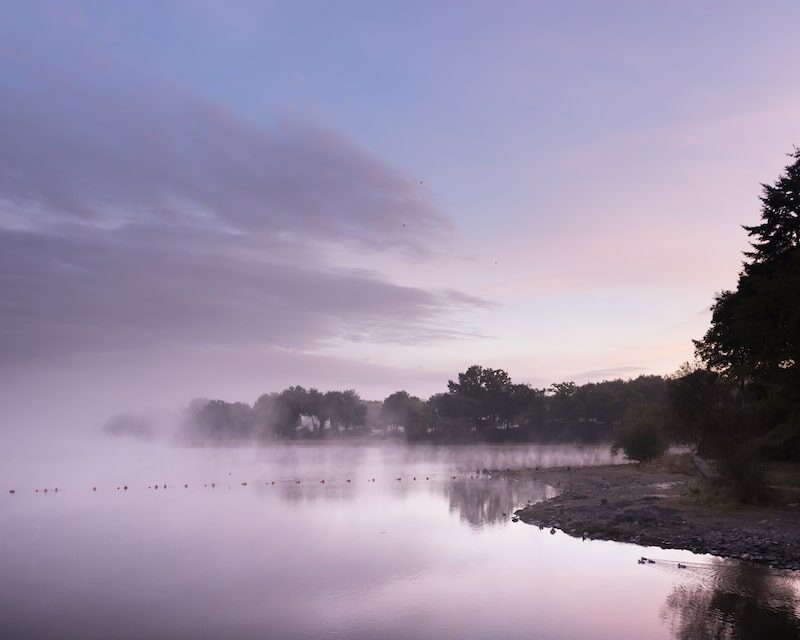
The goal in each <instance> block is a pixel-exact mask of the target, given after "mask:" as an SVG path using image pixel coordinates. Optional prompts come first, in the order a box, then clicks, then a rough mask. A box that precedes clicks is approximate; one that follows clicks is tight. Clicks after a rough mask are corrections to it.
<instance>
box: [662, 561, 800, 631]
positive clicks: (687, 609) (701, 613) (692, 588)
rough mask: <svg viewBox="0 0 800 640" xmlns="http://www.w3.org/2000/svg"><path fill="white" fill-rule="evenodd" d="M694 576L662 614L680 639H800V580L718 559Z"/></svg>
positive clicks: (675, 592)
mask: <svg viewBox="0 0 800 640" xmlns="http://www.w3.org/2000/svg"><path fill="white" fill-rule="evenodd" d="M693 573H694V574H695V575H694V580H692V581H690V582H688V583H684V584H680V585H678V586H676V587H675V588H674V589H673V591H672V592H671V593H670V594H669V596H668V597H667V600H666V603H665V605H664V609H663V610H662V614H661V615H662V618H663V619H664V620H666V621H667V622H668V623H669V625H670V628H671V630H672V632H673V633H674V636H675V638H676V639H677V640H762V639H765V638H770V639H773V638H774V639H775V640H782V639H787V640H790V639H793V638H800V600H799V599H798V590H799V589H800V580H799V579H798V578H797V577H796V576H794V575H793V574H792V572H778V571H771V570H768V569H765V568H762V567H755V566H748V565H744V564H740V563H736V562H732V561H725V560H715V561H713V563H712V564H710V565H706V566H703V567H699V568H698V567H695V568H693Z"/></svg>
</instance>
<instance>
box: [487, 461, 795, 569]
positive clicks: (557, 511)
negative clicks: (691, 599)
mask: <svg viewBox="0 0 800 640" xmlns="http://www.w3.org/2000/svg"><path fill="white" fill-rule="evenodd" d="M503 475H506V476H517V477H526V478H532V479H535V480H538V481H540V482H544V483H546V484H548V485H551V486H553V487H555V488H557V489H558V490H559V491H560V493H559V495H558V496H556V497H555V498H552V499H550V500H545V501H544V502H539V503H536V504H532V505H529V506H527V507H525V508H524V509H520V510H519V511H517V512H516V515H517V516H518V517H519V519H520V520H522V521H523V522H526V523H528V524H534V525H539V526H541V527H553V528H555V529H561V530H563V531H565V532H566V533H569V534H570V535H574V536H578V537H580V536H586V537H590V538H597V539H602V540H616V541H619V542H633V543H637V544H642V545H653V546H659V547H663V548H671V549H688V550H690V551H694V552H697V553H710V554H713V555H717V556H725V557H733V558H740V559H742V560H748V561H751V562H755V563H759V564H764V565H768V566H773V567H776V568H784V569H796V570H797V569H800V507H798V504H797V503H793V504H790V505H787V506H785V507H769V508H767V507H761V508H757V507H747V508H745V507H736V506H733V505H726V507H725V508H723V507H721V506H719V505H716V506H711V507H709V506H703V505H701V504H698V501H697V499H696V496H694V495H693V493H692V490H693V487H694V486H696V485H699V484H700V483H701V479H700V478H699V477H698V476H697V475H696V474H694V473H688V472H685V471H684V472H680V473H670V472H667V471H659V470H653V469H647V470H645V469H641V468H640V467H639V466H638V465H633V464H630V465H628V464H626V465H614V466H603V467H582V468H569V467H560V468H555V469H542V470H536V471H521V472H511V473H505V474H503ZM695 493H696V491H695Z"/></svg>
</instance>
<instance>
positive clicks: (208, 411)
mask: <svg viewBox="0 0 800 640" xmlns="http://www.w3.org/2000/svg"><path fill="white" fill-rule="evenodd" d="M195 426H196V432H197V433H198V434H199V435H200V436H201V437H204V438H210V439H212V440H236V439H245V438H251V437H252V436H253V410H252V408H251V407H250V405H248V404H246V403H244V402H233V403H230V402H224V401H223V400H211V401H210V402H208V403H206V404H205V405H204V406H203V407H202V408H201V409H200V411H199V412H198V413H197V414H196V416H195Z"/></svg>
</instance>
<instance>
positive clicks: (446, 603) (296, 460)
mask: <svg viewBox="0 0 800 640" xmlns="http://www.w3.org/2000/svg"><path fill="white" fill-rule="evenodd" d="M105 446H107V447H108V448H107V450H106V451H104V453H103V455H97V454H96V453H95V454H94V455H87V454H84V453H82V451H85V450H91V451H96V450H97V448H96V447H94V446H92V447H85V448H82V447H80V446H75V447H73V448H72V450H71V451H70V452H69V453H65V452H64V450H63V449H60V450H59V451H58V452H56V451H55V450H53V451H52V452H51V453H49V454H48V453H47V452H42V451H38V452H37V453H36V454H30V455H26V454H24V452H13V453H14V455H13V456H12V455H7V456H5V458H4V459H3V465H2V468H0V481H2V482H3V483H4V484H3V486H4V487H5V488H4V489H3V495H2V496H0V638H3V639H16V638H37V639H45V638H60V639H64V638H80V639H82V640H89V639H94V638H98V639H100V638H102V639H104V640H108V639H113V638H170V639H184V638H186V639H188V638H192V639H205V638H208V639H212V638H213V639H215V640H216V639H220V638H241V639H250V638H341V639H355V638H364V639H378V638H380V639H383V638H458V639H468V638H476V639H478V638H480V639H484V638H538V639H551V638H552V639H556V638H558V639H561V640H568V639H572V638H575V639H581V640H583V639H589V638H608V639H615V640H621V639H624V638H630V639H636V640H641V639H643V638H646V639H651V638H654V639H657V638H685V639H694V638H759V639H760V638H784V637H785V638H800V622H798V614H799V613H800V606H799V605H798V598H800V577H798V576H796V575H792V574H790V573H781V572H774V571H772V572H771V571H766V570H761V569H753V568H748V567H745V566H743V565H739V564H737V563H735V562H725V561H721V560H718V559H715V558H712V557H709V556H696V555H693V554H691V553H688V552H680V551H662V550H660V549H652V548H651V549H643V548H642V547H637V546H634V545H623V544H617V543H611V542H601V541H581V540H575V539H572V538H569V537H568V536H566V535H564V534H561V533H556V534H555V535H551V534H550V533H549V531H547V530H544V531H541V530H539V529H538V528H536V527H532V526H528V525H525V524H523V523H512V522H511V521H510V515H511V513H512V512H513V510H514V509H516V508H519V507H520V506H523V505H525V504H526V503H527V502H528V501H536V500H541V499H543V498H545V497H547V496H550V495H553V493H554V492H555V491H556V490H557V488H553V487H547V486H544V485H541V484H537V483H534V482H527V481H526V482H522V481H509V480H502V479H497V478H491V477H487V476H485V475H483V474H480V475H479V474H477V472H478V471H479V470H481V469H484V468H490V469H491V468H520V467H534V466H548V465H560V464H570V465H579V464H597V463H601V462H607V461H608V460H609V457H608V454H607V452H606V450H605V449H602V448H601V449H593V448H572V447H535V446H513V447H479V448H467V447H452V448H449V447H438V448H437V447H414V448H405V447H401V446H387V447H378V446H355V447H340V446H321V445H289V446H278V447H273V448H264V449H232V448H230V449H190V450H186V449H178V448H170V447H166V446H162V445H141V444H130V443H122V442H114V443H107V444H106V445H105ZM414 476H416V480H413V478H414ZM453 476H455V479H453ZM398 477H399V478H401V479H400V480H399V481H398V480H397V478H398ZM426 477H427V478H428V479H426ZM372 478H375V482H372ZM323 479H324V480H325V483H324V484H322V483H320V480H323ZM348 479H349V480H350V482H347V480H348ZM273 481H274V482H275V484H274V485H273V484H272V482H273ZM298 481H300V483H299V484H298ZM212 482H213V483H214V484H215V487H214V488H211V483H212ZM244 482H246V483H247V485H246V486H242V483H244ZM155 483H158V484H159V485H162V486H161V487H160V488H159V489H158V490H155V489H148V488H147V487H148V485H150V486H153V485H154V484H155ZM163 484H166V485H167V489H166V490H164V489H163ZM184 484H188V485H189V488H184ZM118 485H119V486H120V487H121V486H124V485H127V486H128V487H129V488H128V490H127V491H124V490H122V489H120V490H119V491H117V489H116V487H117V486H118ZM204 485H208V486H204ZM56 486H57V487H58V488H59V491H58V493H57V494H56V493H54V491H53V488H54V487H56ZM92 486H97V491H96V492H93V491H92ZM11 487H14V488H15V489H16V491H17V493H16V494H15V495H13V496H12V495H9V494H8V493H6V492H7V490H8V488H11ZM44 487H48V489H49V491H48V493H47V494H46V495H45V494H44V493H43V492H41V491H40V492H39V493H36V492H35V489H36V488H39V489H43V488H44ZM641 555H647V556H649V557H651V558H654V559H656V563H655V564H648V565H638V564H637V563H636V560H637V558H639V556H641ZM678 561H680V562H682V563H685V564H687V565H688V567H687V568H686V569H678V567H677V562H678Z"/></svg>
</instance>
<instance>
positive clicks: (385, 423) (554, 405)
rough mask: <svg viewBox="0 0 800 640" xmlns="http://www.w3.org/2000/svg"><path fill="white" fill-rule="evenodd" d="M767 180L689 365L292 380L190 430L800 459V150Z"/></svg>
mask: <svg viewBox="0 0 800 640" xmlns="http://www.w3.org/2000/svg"><path fill="white" fill-rule="evenodd" d="M789 155H790V158H791V162H790V164H789V165H788V166H787V167H786V168H785V170H784V172H783V173H782V174H781V175H780V177H779V178H778V180H777V181H776V182H775V183H774V184H771V185H762V195H761V221H760V223H759V224H756V225H753V226H745V227H744V228H745V230H746V231H747V233H748V235H749V236H750V238H751V249H750V250H749V251H747V252H746V253H745V260H744V262H743V265H742V270H741V272H740V274H739V279H738V283H737V287H736V289H735V290H733V291H723V292H721V293H719V294H718V295H717V296H716V298H715V299H714V302H713V305H712V307H711V309H712V319H711V326H710V328H709V329H708V331H707V333H706V334H705V336H703V338H701V339H699V340H696V341H695V342H694V345H695V355H696V361H695V362H694V363H687V364H685V365H683V366H682V367H681V368H680V369H679V370H678V371H677V372H675V373H674V374H672V375H668V376H664V377H662V376H654V375H649V376H639V377H638V378H635V379H632V380H625V381H623V380H611V381H604V382H592V383H588V384H583V385H576V384H575V383H574V382H561V383H556V384H553V385H551V386H549V387H547V388H534V387H532V386H530V385H527V384H522V383H518V382H514V381H513V380H512V379H511V377H510V376H509V374H508V373H507V372H506V371H504V370H503V369H493V368H489V367H484V366H480V365H473V366H471V367H469V368H468V369H467V370H466V371H463V372H461V373H459V374H458V376H457V378H456V379H454V380H450V381H448V383H447V388H446V390H444V391H443V392H441V393H437V394H434V395H433V396H431V397H430V398H427V399H422V398H418V397H415V396H412V395H410V394H409V393H407V392H406V391H397V392H395V393H393V394H391V395H389V396H388V397H387V398H385V399H384V400H383V401H382V402H380V401H377V402H366V401H364V400H363V399H362V398H361V397H360V396H359V395H358V393H357V392H355V391H354V390H346V391H327V392H321V391H319V390H317V389H305V388H303V387H300V386H294V387H289V388H288V389H285V390H283V391H281V392H280V393H270V394H264V395H262V396H261V397H260V398H258V400H256V402H255V403H254V404H253V405H252V406H251V405H248V404H245V403H227V402H223V401H222V400H212V401H198V402H195V403H194V404H193V405H192V407H191V409H190V412H189V414H190V417H189V420H188V423H187V424H188V426H187V429H188V433H190V434H191V435H193V436H194V437H199V438H205V439H210V440H224V439H245V438H256V439H273V438H282V439H294V438H321V437H342V436H348V435H367V434H373V433H376V432H378V433H380V434H382V435H391V436H396V437H403V438H405V439H407V440H408V441H430V442H476V441H484V442H603V441H615V443H616V446H617V447H619V448H621V449H623V450H624V451H625V452H626V454H627V455H628V456H629V457H631V458H633V459H639V460H647V459H650V458H652V457H655V456H657V455H658V454H659V453H660V452H662V451H664V450H665V449H666V447H667V446H668V444H669V443H671V442H673V443H684V444H687V445H690V446H692V447H694V448H695V449H696V450H697V451H698V452H699V453H701V454H704V455H707V456H709V457H715V458H717V459H719V460H722V461H723V462H725V464H727V465H729V466H730V467H731V468H732V469H735V470H737V472H738V471H741V470H743V469H751V468H753V466H752V465H751V464H749V463H748V460H750V459H753V458H757V459H759V460H763V459H783V460H794V461H797V460H800V149H795V150H794V151H793V152H792V153H791V154H789Z"/></svg>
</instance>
